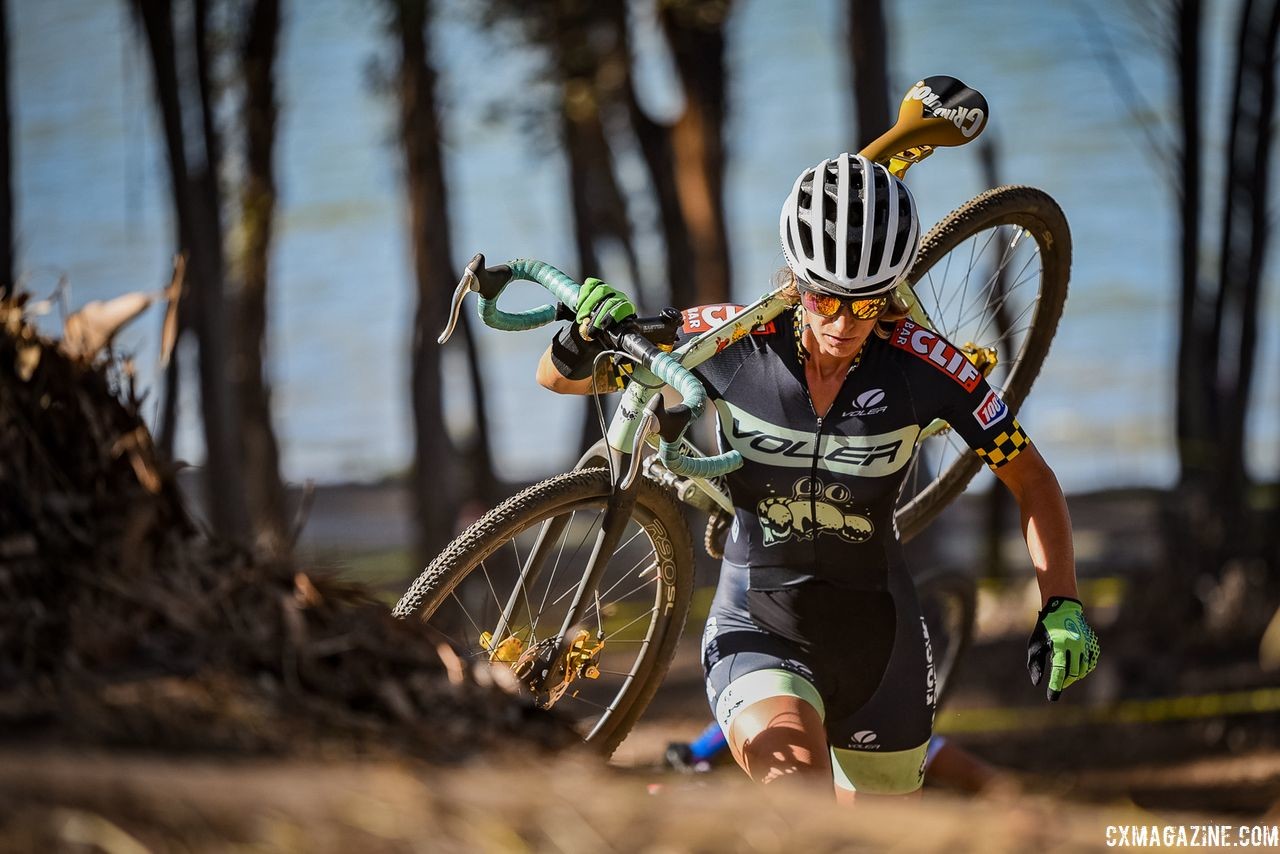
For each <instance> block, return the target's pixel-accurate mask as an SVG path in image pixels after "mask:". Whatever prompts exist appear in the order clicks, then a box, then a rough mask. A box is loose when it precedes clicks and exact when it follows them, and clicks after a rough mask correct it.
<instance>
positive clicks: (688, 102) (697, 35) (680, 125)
mask: <svg viewBox="0 0 1280 854" xmlns="http://www.w3.org/2000/svg"><path fill="white" fill-rule="evenodd" d="M731 7H732V0H663V2H662V3H661V5H660V8H659V13H658V18H659V21H660V22H661V24H662V30H663V32H664V33H665V34H666V37H667V41H668V43H669V44H670V46H671V54H672V58H673V59H674V60H675V65H676V70H677V71H678V72H679V74H680V83H681V88H682V89H683V91H684V97H685V108H684V112H683V113H682V114H681V115H680V118H679V119H677V120H676V123H675V126H674V128H673V129H672V136H671V149H672V152H673V154H674V162H675V180H676V192H677V195H678V197H679V200H680V211H681V214H682V216H683V218H684V222H685V226H686V228H687V229H688V233H689V240H690V245H691V246H692V250H693V267H692V273H693V276H692V278H693V282H694V293H693V300H692V304H702V303H717V302H728V301H729V295H730V291H731V283H732V278H731V273H732V271H731V269H730V263H729V238H728V232H727V230H726V228H725V215H724V167H725V156H726V152H725V144H724V122H725V115H726V112H725V111H726V103H727V99H726V84H725V63H724V48H725V24H726V22H727V20H728V17H729V12H730V10H731ZM683 307H684V306H681V308H683Z"/></svg>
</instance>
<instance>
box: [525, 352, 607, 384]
mask: <svg viewBox="0 0 1280 854" xmlns="http://www.w3.org/2000/svg"><path fill="white" fill-rule="evenodd" d="M556 344H557V342H556V341H553V342H551V346H550V347H548V348H547V349H546V352H544V353H543V354H542V358H541V359H539V360H538V374H537V378H538V385H540V386H542V387H543V388H545V389H550V390H551V391H554V392H556V393H557V394H590V393H591V388H592V386H593V384H594V383H593V381H592V378H591V377H586V378H584V379H571V378H570V377H567V376H565V375H564V374H563V373H562V372H561V370H560V368H559V367H558V366H557V361H558V359H557V358H556V356H555V354H554V352H553V351H555V350H556ZM602 361H607V360H602Z"/></svg>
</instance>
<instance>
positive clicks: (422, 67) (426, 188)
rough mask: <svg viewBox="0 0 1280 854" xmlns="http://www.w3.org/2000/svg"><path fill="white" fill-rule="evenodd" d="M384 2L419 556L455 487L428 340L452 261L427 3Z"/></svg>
mask: <svg viewBox="0 0 1280 854" xmlns="http://www.w3.org/2000/svg"><path fill="white" fill-rule="evenodd" d="M391 6H392V9H393V12H394V21H393V28H394V31H395V35H396V37H397V38H398V40H399V43H400V64H399V71H398V74H397V93H398V97H399V106H400V138H401V145H402V147H403V151H404V158H405V177H406V182H407V185H408V197H409V235H410V241H411V244H412V247H413V271H414V277H415V279H416V281H417V296H418V304H417V309H416V311H415V313H414V320H413V351H412V359H413V370H412V399H413V417H414V462H413V474H412V489H413V496H414V502H415V508H416V513H417V517H418V531H417V534H418V543H417V545H418V552H419V555H418V556H419V562H420V563H425V562H426V561H428V560H429V559H430V558H431V557H432V556H434V555H435V554H436V553H438V552H439V551H440V549H442V548H443V547H444V546H445V544H446V543H447V542H448V541H449V539H450V538H451V537H452V535H453V528H454V522H455V519H456V516H457V511H458V496H459V493H460V483H459V472H458V464H457V459H456V455H455V449H454V447H453V443H452V442H451V441H450V439H449V434H448V432H447V431H446V429H445V422H444V388H443V383H442V381H441V350H440V347H439V346H438V345H437V344H436V341H435V339H436V335H437V334H438V333H439V330H440V328H442V327H443V325H444V319H445V317H446V315H447V314H448V301H449V294H450V292H451V291H452V289H453V285H454V282H453V278H454V276H453V271H454V266H453V262H452V260H451V258H450V249H449V247H450V237H449V220H448V210H447V202H446V197H445V179H444V166H443V162H442V158H441V153H440V127H439V123H438V117H437V113H436V103H435V82H436V73H435V70H434V68H433V67H432V65H431V62H430V56H429V54H428V49H427V37H426V27H427V21H428V18H429V11H428V5H427V2H426V0H392V3H391Z"/></svg>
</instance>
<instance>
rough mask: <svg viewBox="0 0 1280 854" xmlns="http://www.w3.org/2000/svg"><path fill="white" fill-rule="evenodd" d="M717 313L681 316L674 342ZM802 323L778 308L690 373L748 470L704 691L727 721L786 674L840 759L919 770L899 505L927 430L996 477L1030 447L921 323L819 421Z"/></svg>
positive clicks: (919, 703)
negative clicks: (757, 689)
mask: <svg viewBox="0 0 1280 854" xmlns="http://www.w3.org/2000/svg"><path fill="white" fill-rule="evenodd" d="M708 308H711V309H719V311H718V312H717V311H710V312H708V311H707V309H708ZM725 313H726V312H725V310H724V307H702V308H695V309H689V310H687V311H686V312H684V326H683V328H682V335H683V336H688V335H691V334H695V333H698V332H701V331H703V330H704V329H706V328H709V326H710V323H709V318H720V319H722V318H723V316H724V315H725ZM803 323H804V313H803V310H802V309H800V308H799V307H797V309H796V310H795V311H794V312H784V313H783V314H782V315H780V316H779V317H778V318H777V319H776V320H775V321H773V322H772V323H770V324H768V325H766V326H765V327H764V328H762V329H758V330H756V331H755V332H754V333H753V334H751V335H748V336H746V337H745V338H743V339H741V340H739V341H737V342H735V343H733V344H731V345H729V346H728V347H726V348H725V349H724V350H723V351H722V352H721V353H719V354H717V355H716V356H715V357H713V358H712V359H710V360H708V361H707V362H705V363H704V364H702V365H701V366H699V367H698V368H697V369H696V371H695V373H696V374H697V375H698V376H699V378H700V379H701V380H702V382H703V383H704V385H705V386H706V388H707V392H708V395H709V396H710V397H711V398H712V400H713V401H714V405H715V407H716V409H717V411H718V414H719V417H720V418H719V420H720V435H719V441H720V445H721V450H728V449H730V448H732V449H735V450H737V451H739V452H741V454H742V456H743V457H744V460H745V462H744V464H743V466H742V467H741V468H740V469H738V470H737V471H735V472H733V473H731V474H730V475H728V477H727V482H728V486H729V490H730V493H731V494H732V496H733V503H734V507H735V510H736V512H735V517H734V520H733V525H732V528H731V529H730V533H729V537H728V541H727V543H726V545H725V559H724V560H725V562H724V567H723V570H722V573H721V579H720V584H719V588H718V590H717V592H716V597H715V600H714V603H713V605H712V608H711V613H710V616H709V619H708V622H707V627H706V632H705V634H704V644H703V664H704V667H705V669H706V672H707V687H708V695H709V697H710V700H711V705H712V708H713V710H715V711H716V713H717V717H718V719H719V720H720V722H721V724H722V725H724V726H726V727H727V725H728V721H729V719H731V718H732V716H733V715H734V713H735V712H736V711H738V710H740V708H741V707H742V705H743V704H749V702H750V701H751V699H752V692H751V691H750V690H745V691H741V692H737V688H738V686H743V685H749V684H750V683H751V681H752V680H751V675H752V674H756V673H760V672H766V671H767V672H770V673H772V674H774V677H776V676H777V675H778V674H780V673H784V672H785V673H786V674H794V675H795V676H797V677H799V679H800V681H799V682H797V683H796V684H797V685H800V686H801V687H800V689H799V690H797V691H794V692H793V693H798V694H799V695H800V696H804V697H805V698H806V699H809V700H810V701H811V702H813V703H814V704H815V705H816V706H817V707H818V709H819V711H820V713H822V714H823V716H824V720H825V723H826V728H827V733H828V738H829V740H830V743H831V745H832V746H833V747H834V748H838V749H842V750H859V751H885V752H892V751H907V750H916V749H918V750H920V751H921V753H920V756H921V761H923V750H924V746H925V745H926V744H927V742H928V739H929V734H930V730H931V728H932V718H933V711H934V681H933V668H932V663H931V660H930V658H931V657H930V651H929V643H928V631H927V629H925V627H924V621H923V619H922V618H921V616H920V609H919V606H918V604H917V602H916V598H915V592H914V588H913V586H912V583H911V580H910V577H909V576H908V575H907V573H906V570H905V567H904V564H903V553H902V546H901V543H900V542H899V539H898V535H897V531H896V529H895V526H894V521H893V512H894V504H895V502H896V500H897V497H898V493H899V490H900V488H901V486H902V483H903V480H904V478H905V477H906V474H907V472H908V468H909V463H910V461H911V456H912V452H913V450H914V447H915V444H916V441H917V439H918V437H919V435H920V431H921V429H922V428H923V427H925V426H927V425H928V424H930V423H931V422H932V421H933V420H934V419H937V418H941V419H944V420H945V421H946V422H947V423H948V424H949V425H950V426H951V428H952V429H953V430H955V431H956V432H957V433H958V434H959V435H960V436H961V437H962V438H963V439H964V440H965V442H967V443H968V445H969V446H970V447H972V448H973V449H974V450H976V451H977V452H978V454H979V455H980V456H981V457H982V458H983V459H984V460H985V461H986V462H987V463H988V465H990V466H992V467H993V468H994V467H998V466H1000V465H1003V464H1004V463H1007V462H1008V461H1009V460H1012V459H1013V458H1014V457H1016V456H1017V455H1018V453H1019V452H1020V451H1021V450H1022V449H1023V448H1024V447H1025V446H1026V445H1027V444H1028V440H1027V437H1026V435H1025V434H1024V433H1023V432H1022V430H1021V428H1020V426H1019V425H1018V422H1017V420H1016V419H1015V418H1014V417H1013V414H1012V413H1011V412H1010V411H1009V409H1008V407H1007V406H1006V405H1005V404H1004V402H1003V401H1002V400H1000V397H999V396H998V395H997V394H996V393H995V392H994V391H992V390H991V388H990V387H989V386H988V385H987V382H986V380H985V379H984V378H983V377H982V375H981V373H980V372H979V371H978V370H977V369H976V368H975V367H974V366H973V365H972V364H971V363H970V362H969V360H968V359H967V358H966V357H965V356H964V354H963V353H961V352H960V351H959V350H958V349H957V348H956V347H955V346H953V345H952V344H951V343H949V342H948V341H946V340H945V339H943V338H942V337H940V336H939V335H937V334H936V333H934V332H932V331H930V330H928V329H926V328H924V327H922V326H919V325H918V324H916V323H914V322H913V321H911V320H903V321H900V322H898V323H897V325H896V326H894V327H893V329H892V331H891V333H890V334H889V336H888V338H881V337H879V336H877V335H872V336H871V337H870V338H869V339H868V341H867V343H866V345H865V346H864V347H863V349H862V352H861V354H860V355H859V357H858V359H857V360H856V361H855V363H854V365H853V367H852V368H851V369H850V371H849V374H848V376H847V377H846V379H845V381H844V385H843V386H842V387H841V389H840V391H839V393H838V394H837V395H836V397H835V400H834V401H833V403H832V404H831V407H830V409H829V410H828V411H827V412H826V413H825V414H824V415H823V416H821V417H820V416H819V415H818V414H817V413H816V412H815V411H814V408H813V405H812V403H811V401H810V399H809V393H808V384H807V382H806V380H805V370H804V363H805V360H806V359H807V358H808V354H807V352H806V351H805V348H804V345H803V343H802V339H801V332H802V325H801V324H803ZM744 677H746V678H745V679H744ZM784 678H785V676H784ZM806 683H807V685H806ZM808 685H811V686H812V688H810V687H808ZM815 688H816V692H817V696H816V697H814V696H812V694H813V689H815ZM726 692H728V694H726ZM735 692H737V693H741V696H734V694H735Z"/></svg>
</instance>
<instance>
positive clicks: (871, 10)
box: [847, 0, 994, 186]
mask: <svg viewBox="0 0 1280 854" xmlns="http://www.w3.org/2000/svg"><path fill="white" fill-rule="evenodd" d="M847 8H848V25H849V55H850V65H851V66H852V70H853V86H852V87H851V91H852V92H853V114H854V132H853V138H854V140H855V141H856V143H857V148H856V149H855V150H858V149H861V148H863V147H864V146H866V145H867V144H868V143H870V142H872V141H873V140H875V139H876V138H877V137H878V136H880V134H882V133H884V132H885V131H887V130H888V129H889V121H890V112H889V110H890V101H889V33H888V28H887V26H886V24H885V16H884V3H883V1H882V0H848V7H847ZM993 186H994V185H993Z"/></svg>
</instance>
